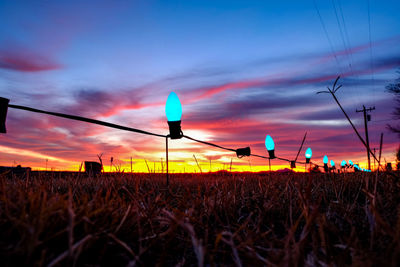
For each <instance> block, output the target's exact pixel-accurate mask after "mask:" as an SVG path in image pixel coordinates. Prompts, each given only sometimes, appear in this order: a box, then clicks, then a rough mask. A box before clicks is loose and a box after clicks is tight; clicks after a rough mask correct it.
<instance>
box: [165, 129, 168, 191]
mask: <svg viewBox="0 0 400 267" xmlns="http://www.w3.org/2000/svg"><path fill="white" fill-rule="evenodd" d="M165 157H166V164H167V166H166V169H167V186H169V170H168V164H169V161H168V136H166V137H165Z"/></svg>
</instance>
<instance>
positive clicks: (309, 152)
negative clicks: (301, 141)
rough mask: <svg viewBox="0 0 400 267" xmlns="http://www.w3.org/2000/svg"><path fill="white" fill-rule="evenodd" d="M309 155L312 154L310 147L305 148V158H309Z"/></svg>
mask: <svg viewBox="0 0 400 267" xmlns="http://www.w3.org/2000/svg"><path fill="white" fill-rule="evenodd" d="M311 156H312V150H311V148H307V150H306V158H307V159H311Z"/></svg>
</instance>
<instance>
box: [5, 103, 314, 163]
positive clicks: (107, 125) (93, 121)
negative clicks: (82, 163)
mask: <svg viewBox="0 0 400 267" xmlns="http://www.w3.org/2000/svg"><path fill="white" fill-rule="evenodd" d="M8 107H10V108H15V109H21V110H27V111H31V112H35V113H42V114H47V115H52V116H56V117H61V118H66V119H71V120H76V121H83V122H88V123H93V124H98V125H102V126H106V127H110V128H114V129H119V130H124V131H129V132H135V133H140V134H146V135H151V136H157V137H162V138H168V137H170V136H169V135H162V134H156V133H152V132H147V131H143V130H139V129H135V128H131V127H126V126H122V125H118V124H114V123H110V122H104V121H99V120H95V119H89V118H85V117H81V116H75V115H69V114H63V113H58V112H51V111H45V110H40V109H35V108H31V107H25V106H20V105H12V104H9V105H8ZM182 137H184V138H186V139H189V140H192V141H194V142H198V143H201V144H204V145H208V146H212V147H216V148H220V149H223V150H227V151H231V152H236V151H237V150H236V149H233V148H228V147H223V146H220V145H217V144H213V143H210V142H206V141H202V140H198V139H195V138H193V137H190V136H187V135H184V134H183V133H182ZM250 156H253V157H258V158H263V159H272V158H270V157H267V156H261V155H257V154H250ZM242 157H244V156H243V155H241V156H240V157H239V158H242ZM275 159H279V160H282V161H287V162H291V160H289V159H285V158H280V157H275ZM295 162H296V161H295ZM298 163H301V164H302V163H303V162H298ZM312 164H313V163H312ZM314 165H316V164H314ZM316 166H318V165H316Z"/></svg>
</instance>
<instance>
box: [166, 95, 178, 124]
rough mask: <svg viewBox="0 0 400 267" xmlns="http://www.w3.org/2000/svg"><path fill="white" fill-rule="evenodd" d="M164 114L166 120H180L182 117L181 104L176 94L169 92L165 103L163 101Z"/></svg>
mask: <svg viewBox="0 0 400 267" xmlns="http://www.w3.org/2000/svg"><path fill="white" fill-rule="evenodd" d="M165 114H166V115H167V119H168V121H180V120H181V117H182V105H181V102H180V101H179V98H178V96H177V95H176V94H175V93H174V92H171V93H170V94H169V96H168V99H167V103H165Z"/></svg>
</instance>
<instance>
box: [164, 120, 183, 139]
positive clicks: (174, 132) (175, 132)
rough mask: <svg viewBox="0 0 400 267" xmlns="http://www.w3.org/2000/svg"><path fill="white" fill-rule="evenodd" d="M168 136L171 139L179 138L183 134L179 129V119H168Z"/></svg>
mask: <svg viewBox="0 0 400 267" xmlns="http://www.w3.org/2000/svg"><path fill="white" fill-rule="evenodd" d="M168 126H169V136H170V137H171V139H181V138H182V136H183V133H182V130H181V121H168Z"/></svg>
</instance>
